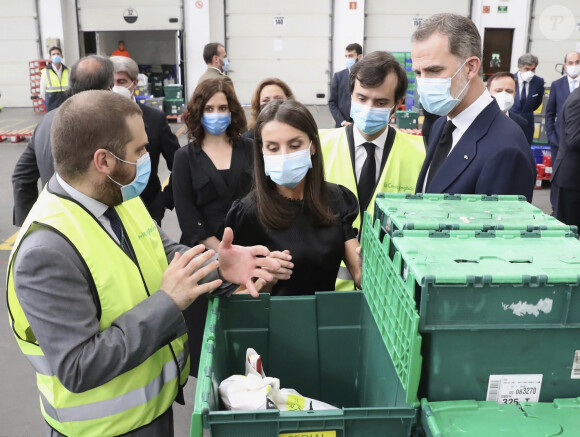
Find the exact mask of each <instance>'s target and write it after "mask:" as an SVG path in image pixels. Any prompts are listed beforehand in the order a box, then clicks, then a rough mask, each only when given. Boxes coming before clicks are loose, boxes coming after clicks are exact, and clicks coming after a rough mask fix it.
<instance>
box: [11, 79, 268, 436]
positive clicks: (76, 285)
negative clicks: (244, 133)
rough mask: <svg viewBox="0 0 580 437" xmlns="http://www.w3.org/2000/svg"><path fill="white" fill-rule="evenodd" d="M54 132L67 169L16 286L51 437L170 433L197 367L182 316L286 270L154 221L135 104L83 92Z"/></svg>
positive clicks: (22, 259)
mask: <svg viewBox="0 0 580 437" xmlns="http://www.w3.org/2000/svg"><path fill="white" fill-rule="evenodd" d="M51 136H52V145H53V157H54V165H55V170H56V173H55V175H54V176H53V177H52V178H51V179H50V181H49V182H48V184H47V186H46V187H45V188H44V190H43V191H42V193H41V194H40V196H39V198H38V200H37V202H36V203H35V205H34V206H33V208H32V210H31V212H30V214H29V215H28V217H27V219H26V220H25V222H24V224H23V226H22V230H21V232H20V233H19V235H18V237H17V241H16V244H15V246H14V250H13V251H12V253H11V255H10V262H9V264H10V267H9V271H8V280H7V302H8V308H9V315H10V319H11V326H12V328H13V333H14V335H15V338H16V341H17V343H18V345H19V347H20V349H21V350H22V352H23V354H24V355H25V356H26V358H27V359H28V360H29V361H30V364H31V365H32V367H33V368H34V370H35V371H36V376H37V378H36V382H37V386H38V389H39V394H40V400H41V404H42V408H41V410H42V415H43V419H44V422H45V435H48V436H59V437H60V436H72V435H75V436H105V435H125V434H128V435H131V436H134V437H150V436H169V437H171V436H173V412H172V405H173V402H174V401H175V402H180V403H183V392H182V388H183V386H184V385H185V383H186V382H187V379H188V376H189V366H190V358H189V352H188V348H187V327H186V324H185V321H184V319H183V316H182V311H183V310H185V309H186V308H187V307H189V306H190V305H191V304H192V303H193V302H194V301H195V300H196V299H198V298H199V297H200V296H201V295H203V294H205V293H207V292H208V291H210V290H212V289H215V288H216V287H219V286H220V285H221V284H222V280H225V281H230V282H233V283H245V284H246V285H247V286H249V287H250V288H251V289H253V291H254V292H255V294H257V292H256V290H255V288H253V287H254V286H253V284H254V283H253V281H252V278H254V277H259V278H262V279H263V280H266V281H272V280H273V279H274V277H273V275H272V274H271V273H269V272H268V271H267V270H266V269H268V270H269V269H271V268H272V269H273V271H277V270H278V269H279V268H280V264H279V263H278V261H275V260H273V259H272V258H271V257H269V255H270V252H269V250H268V249H267V248H265V247H263V246H255V247H241V246H234V245H232V241H233V233H232V231H231V229H229V228H228V229H226V230H225V231H224V236H223V239H222V242H221V244H220V245H219V247H218V249H217V250H216V251H213V250H208V251H205V252H204V250H205V247H204V246H203V245H201V244H200V245H196V246H195V247H194V248H192V249H189V248H188V247H186V246H183V245H180V244H177V243H175V242H173V241H172V240H171V239H169V238H168V237H167V235H166V234H165V233H164V232H163V231H162V230H161V229H160V228H159V227H158V226H156V224H155V222H154V221H153V219H152V218H151V216H150V215H149V213H148V212H147V209H146V208H145V206H144V204H143V202H142V201H141V199H140V198H139V194H140V193H141V191H142V190H143V189H144V188H145V185H146V184H147V179H148V177H149V173H150V170H151V167H150V161H149V156H148V153H147V149H146V145H147V141H148V140H147V133H146V131H145V126H144V123H143V117H142V114H141V110H140V109H139V106H137V104H135V103H133V102H131V101H130V100H129V99H126V98H124V97H121V96H119V95H117V94H115V93H112V92H109V91H104V90H102V91H85V92H81V93H78V94H76V95H74V96H72V97H70V98H69V99H68V100H67V101H66V102H65V103H63V105H62V106H61V107H60V108H59V110H58V111H56V115H55V118H54V121H53V123H52V128H51ZM216 252H217V253H218V254H219V260H217V259H216V258H215V253H216ZM218 266H219V273H218V270H217V269H218ZM262 267H264V269H262Z"/></svg>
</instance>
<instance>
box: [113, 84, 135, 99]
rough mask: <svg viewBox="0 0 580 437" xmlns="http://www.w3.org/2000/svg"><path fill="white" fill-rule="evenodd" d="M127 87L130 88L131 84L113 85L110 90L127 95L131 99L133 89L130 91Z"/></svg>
mask: <svg viewBox="0 0 580 437" xmlns="http://www.w3.org/2000/svg"><path fill="white" fill-rule="evenodd" d="M129 88H131V85H129V86H128V87H124V86H120V85H115V86H114V87H113V89H112V91H113V92H114V93H117V94H119V95H120V96H123V97H127V98H128V99H131V98H132V97H133V92H135V90H133V91H131V90H130V89H129Z"/></svg>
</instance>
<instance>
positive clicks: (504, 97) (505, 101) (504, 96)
mask: <svg viewBox="0 0 580 437" xmlns="http://www.w3.org/2000/svg"><path fill="white" fill-rule="evenodd" d="M493 97H494V99H495V101H496V102H497V104H498V105H499V109H501V110H502V112H507V111H509V110H510V109H511V107H512V106H514V96H512V95H511V94H510V93H508V92H507V91H502V92H501V93H497V94H496V95H494V96H493Z"/></svg>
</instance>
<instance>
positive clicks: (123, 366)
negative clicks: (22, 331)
mask: <svg viewBox="0 0 580 437" xmlns="http://www.w3.org/2000/svg"><path fill="white" fill-rule="evenodd" d="M48 187H49V189H50V191H51V192H53V193H55V194H56V195H58V196H60V197H64V198H70V197H69V195H68V193H67V192H66V191H65V190H64V189H63V188H62V187H61V186H60V184H59V183H58V181H57V180H56V177H53V178H52V179H50V181H49V183H48ZM95 220H96V219H95ZM158 229H159V234H160V235H161V240H162V242H163V247H164V249H165V254H166V255H167V259H168V260H169V261H171V260H172V259H173V255H174V254H175V253H176V252H181V253H183V252H184V251H185V250H187V249H188V248H187V247H184V246H181V245H179V244H177V243H175V242H174V241H172V240H171V239H169V238H168V237H167V235H166V234H165V233H164V232H163V231H162V230H161V229H160V228H158ZM14 267H15V268H14V284H15V287H16V294H17V296H18V300H19V301H20V303H21V305H22V308H23V310H24V312H25V314H26V317H27V319H28V321H29V322H30V325H31V327H32V330H33V331H34V334H35V336H36V338H37V339H38V341H39V342H40V344H42V349H43V352H44V354H45V357H46V360H47V362H48V363H49V365H50V368H52V369H54V370H55V372H57V373H56V375H57V376H58V378H59V380H60V381H61V382H62V384H63V385H64V386H65V387H67V388H68V389H70V390H72V391H75V392H83V391H87V390H89V389H91V388H93V387H96V386H98V385H101V384H103V383H104V382H107V381H109V380H111V379H112V378H115V377H116V376H118V375H121V374H123V373H125V372H127V371H128V370H130V369H132V368H134V367H135V366H136V365H138V364H139V363H141V362H143V361H144V360H145V359H146V358H148V357H149V356H150V355H151V354H152V353H154V352H155V351H156V350H157V349H159V348H161V347H163V346H164V345H166V344H167V343H168V342H169V341H171V340H173V339H175V338H177V337H179V336H180V335H183V334H184V333H185V332H186V325H185V323H184V322H183V318H182V316H181V313H180V311H179V309H178V308H177V307H176V306H175V303H174V302H173V301H172V300H171V299H170V298H169V296H168V295H167V294H166V293H163V292H158V293H154V294H152V295H151V297H148V298H147V299H145V300H144V301H143V302H141V303H140V304H139V305H137V306H135V307H134V308H132V309H130V310H129V311H127V312H126V313H124V314H122V315H121V316H119V317H118V318H117V319H116V320H115V327H113V328H112V329H105V330H104V331H102V332H101V331H100V329H99V318H98V317H97V314H98V304H99V303H98V301H95V299H94V295H93V292H92V291H91V288H92V286H91V285H90V284H91V281H92V278H91V274H90V272H89V271H88V267H87V265H86V263H85V261H84V260H83V259H82V258H80V256H79V253H78V252H77V251H76V250H75V249H74V248H73V246H72V245H71V244H70V243H69V242H67V240H66V239H65V238H63V236H62V235H60V234H58V233H57V232H53V231H49V230H47V229H40V230H36V231H34V232H32V233H30V235H28V236H27V237H26V238H25V239H24V240H23V241H22V245H21V246H20V248H19V250H18V253H17V254H16V256H15V259H14ZM122 274H123V272H119V275H122ZM213 279H217V274H216V273H215V272H212V274H210V275H209V276H207V277H206V278H204V279H203V282H209V281H211V280H213ZM120 292H122V290H120ZM71 308H74V311H71ZM88 339H90V341H88ZM127 339H130V340H131V341H127ZM45 429H46V434H45V435H52V436H61V434H60V433H58V432H56V431H54V430H52V429H51V428H50V427H49V426H48V424H46V425H45ZM172 430H173V416H172V414H171V412H170V411H169V410H168V413H167V414H164V415H162V416H160V417H158V418H157V419H155V420H154V421H152V422H151V423H150V424H148V425H146V426H143V427H141V428H139V429H137V430H134V431H133V432H131V433H130V435H131V436H133V437H137V436H139V437H153V436H160V435H170V433H171V432H172Z"/></svg>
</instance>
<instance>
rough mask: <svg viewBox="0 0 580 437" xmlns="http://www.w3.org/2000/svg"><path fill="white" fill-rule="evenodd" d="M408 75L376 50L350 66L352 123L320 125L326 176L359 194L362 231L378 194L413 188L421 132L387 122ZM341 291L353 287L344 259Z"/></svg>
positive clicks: (419, 160) (421, 156)
mask: <svg viewBox="0 0 580 437" xmlns="http://www.w3.org/2000/svg"><path fill="white" fill-rule="evenodd" d="M407 84H408V82H407V75H406V73H405V71H404V70H403V67H402V66H401V64H400V63H399V62H398V61H397V60H396V59H395V58H394V57H393V55H391V54H390V53H387V52H381V51H377V52H372V53H370V54H368V55H366V56H365V57H364V58H363V59H361V60H360V61H359V62H357V63H356V64H354V66H353V67H352V68H351V71H350V77H349V89H350V95H351V109H350V114H351V116H352V119H353V121H354V123H353V124H349V125H348V126H345V127H341V128H337V129H321V130H320V131H319V134H320V142H321V148H322V153H323V155H324V169H325V178H326V180H327V181H328V182H332V183H335V184H340V185H344V186H345V187H346V188H348V189H349V190H350V191H352V192H353V193H355V195H356V197H357V199H358V202H359V205H360V211H359V214H358V217H357V218H356V220H355V221H354V223H353V227H354V228H355V229H356V230H357V231H359V234H360V228H361V221H362V213H363V212H364V211H369V212H370V213H371V214H373V213H374V205H375V197H376V195H377V193H381V192H387V193H413V192H414V191H415V184H416V183H417V177H418V176H419V171H420V170H421V165H422V164H423V160H424V159H425V146H424V145H423V139H422V138H421V137H420V136H415V135H409V134H406V133H403V132H400V131H397V130H396V129H394V128H393V127H390V126H389V125H388V123H389V120H390V118H391V116H392V115H393V112H394V111H395V110H396V108H397V107H398V106H399V105H400V104H401V103H402V101H403V99H404V97H405V93H406V92H407ZM336 289H337V290H347V289H350V290H354V284H353V282H352V279H351V278H350V274H349V272H348V270H347V269H346V266H345V265H344V264H342V265H341V268H340V269H339V273H338V281H337V284H336Z"/></svg>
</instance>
